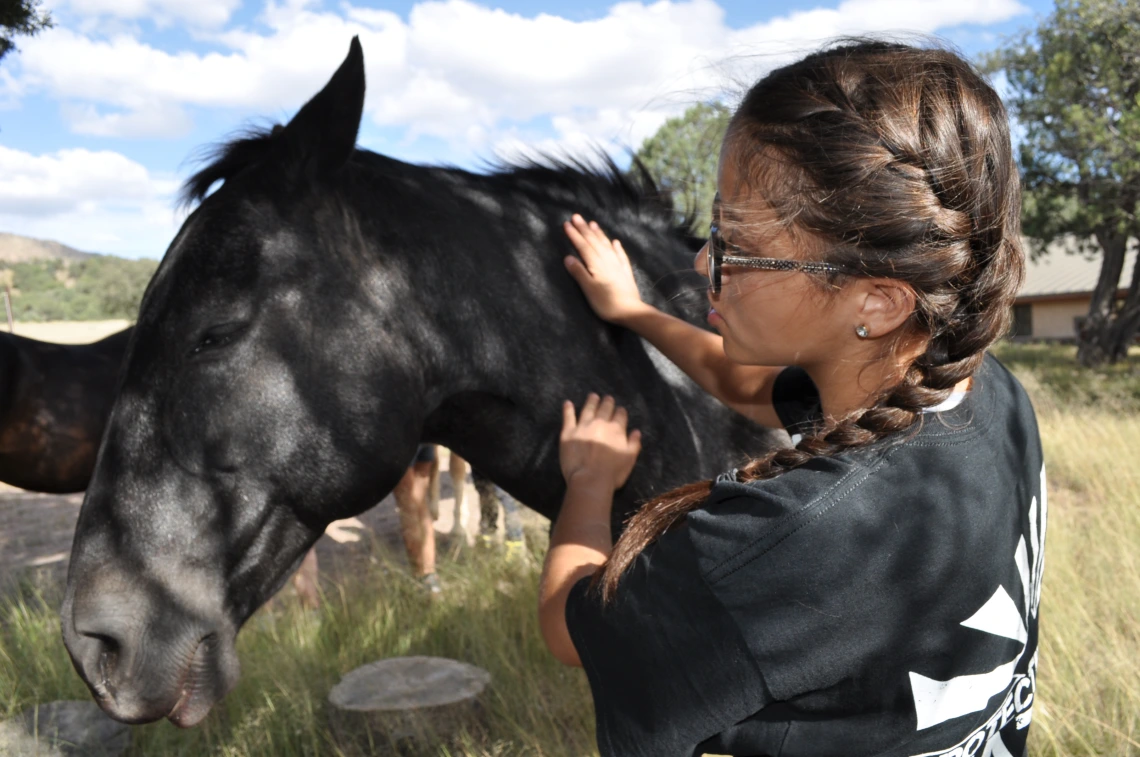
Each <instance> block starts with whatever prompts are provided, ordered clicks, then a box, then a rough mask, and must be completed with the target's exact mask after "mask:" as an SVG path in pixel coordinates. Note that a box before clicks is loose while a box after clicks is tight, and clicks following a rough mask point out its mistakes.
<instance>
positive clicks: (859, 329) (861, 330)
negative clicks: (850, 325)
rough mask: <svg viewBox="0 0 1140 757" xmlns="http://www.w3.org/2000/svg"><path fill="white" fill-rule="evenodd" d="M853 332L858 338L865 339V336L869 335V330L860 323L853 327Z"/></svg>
mask: <svg viewBox="0 0 1140 757" xmlns="http://www.w3.org/2000/svg"><path fill="white" fill-rule="evenodd" d="M855 334H856V335H857V336H858V337H859V338H860V339H866V338H867V337H869V336H871V330H870V329H869V328H867V327H866V326H864V325H863V324H861V323H860V324H859V325H858V326H856V327H855Z"/></svg>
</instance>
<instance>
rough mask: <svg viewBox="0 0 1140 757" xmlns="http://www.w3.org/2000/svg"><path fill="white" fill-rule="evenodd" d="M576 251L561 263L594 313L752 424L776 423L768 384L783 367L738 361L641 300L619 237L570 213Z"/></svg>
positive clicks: (700, 332) (714, 339) (704, 334)
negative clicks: (622, 329)
mask: <svg viewBox="0 0 1140 757" xmlns="http://www.w3.org/2000/svg"><path fill="white" fill-rule="evenodd" d="M564 228H565V230H566V235H567V236H568V237H570V241H571V242H573V244H574V247H575V248H576V249H577V250H578V254H579V255H581V256H582V257H581V260H579V259H578V258H576V257H574V256H573V255H569V256H567V257H566V259H565V264H566V268H567V269H568V270H569V271H570V275H571V276H573V277H574V280H575V281H577V282H578V286H580V287H581V288H582V292H583V293H584V294H585V295H586V299H587V300H588V301H589V303H590V307H592V308H593V309H594V312H595V313H597V315H598V317H600V318H602V319H603V320H605V321H608V322H610V323H613V324H615V325H618V326H624V327H625V328H628V329H630V330H631V331H633V332H634V333H636V334H637V335H638V336H640V337H642V338H644V339H646V340H647V341H648V342H649V343H650V344H652V345H653V346H654V347H656V348H657V349H658V350H660V351H661V353H662V354H664V355H665V357H667V358H669V360H670V361H672V362H673V363H674V364H676V365H677V367H678V368H680V369H681V370H682V371H684V372H685V373H686V374H687V375H688V376H689V378H691V379H692V380H693V381H694V382H696V383H697V385H698V386H700V387H701V388H702V389H704V390H705V391H706V392H708V393H709V394H711V395H712V396H714V397H716V398H717V399H718V400H720V401H721V402H723V403H724V404H725V405H728V406H729V407H731V408H732V409H733V410H735V411H736V412H738V413H740V414H741V415H743V416H745V417H746V418H749V419H750V420H752V421H755V422H756V423H759V424H761V425H764V426H769V427H772V428H780V427H781V426H782V425H783V424H781V423H780V419H779V417H778V416H777V415H776V411H775V409H774V408H773V407H772V384H773V383H774V382H775V380H776V376H777V375H779V373H780V371H781V370H783V368H782V367H771V366H757V365H741V364H740V363H734V362H732V361H731V360H729V359H728V358H727V357H726V356H725V354H724V340H723V338H722V337H721V336H720V335H719V334H713V333H711V332H708V331H705V330H704V329H702V328H698V327H697V326H694V325H693V324H691V323H688V322H687V321H682V320H681V319H680V318H676V317H674V316H672V315H669V314H668V313H663V312H662V311H660V310H658V309H657V308H655V307H653V306H652V305H650V304H648V303H646V302H644V301H643V300H642V299H641V293H640V292H638V290H637V282H636V281H635V279H634V277H633V266H632V265H631V264H630V262H629V257H628V256H627V255H626V254H625V250H624V248H622V245H621V242H619V241H618V240H616V239H615V240H613V241H612V242H611V241H610V240H609V238H608V237H606V235H605V234H604V233H603V232H602V230H601V229H600V228H599V227H598V225H597V223H593V222H591V223H589V224H587V223H586V221H585V220H584V219H583V218H582V217H581V216H580V215H577V214H575V215H574V217H573V218H572V219H571V220H570V221H567V222H566V224H565V225H564Z"/></svg>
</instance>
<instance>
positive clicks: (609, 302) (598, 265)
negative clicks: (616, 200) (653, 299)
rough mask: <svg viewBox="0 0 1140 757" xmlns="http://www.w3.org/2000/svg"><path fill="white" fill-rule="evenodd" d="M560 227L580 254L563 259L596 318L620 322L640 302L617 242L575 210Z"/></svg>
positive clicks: (629, 314) (627, 260)
mask: <svg viewBox="0 0 1140 757" xmlns="http://www.w3.org/2000/svg"><path fill="white" fill-rule="evenodd" d="M562 227H563V228H564V229H565V230H566V236H568V237H570V241H571V242H573V244H574V247H575V249H577V250H578V254H579V255H581V259H578V258H577V257H575V256H573V255H567V256H566V258H565V259H564V260H563V262H564V263H565V264H566V268H567V270H569V271H570V275H571V276H573V277H574V280H575V281H577V282H578V286H580V287H581V288H582V293H583V294H585V295H586V299H587V300H588V301H589V303H590V307H591V308H593V309H594V312H595V313H597V315H598V317H599V318H601V319H602V320H604V321H609V322H610V323H616V324H620V323H621V321H622V319H624V318H627V317H629V316H631V315H633V314H635V313H636V312H637V311H638V309H639V308H641V307H642V306H643V302H642V300H641V293H640V292H638V291H637V281H636V280H634V278H633V266H631V265H630V263H629V256H627V255H626V254H625V250H624V249H623V248H622V246H621V242H619V241H618V240H616V239H615V240H613V241H612V242H611V241H610V239H609V237H607V236H606V235H605V232H603V231H602V229H601V227H599V226H598V224H597V223H596V222H595V221H590V222H589V223H586V219H584V218H582V216H580V215H578V214H577V213H575V214H574V215H573V216H572V217H571V219H570V220H569V221H566V222H565V223H564V224H562Z"/></svg>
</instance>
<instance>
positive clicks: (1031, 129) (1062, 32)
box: [984, 0, 1140, 366]
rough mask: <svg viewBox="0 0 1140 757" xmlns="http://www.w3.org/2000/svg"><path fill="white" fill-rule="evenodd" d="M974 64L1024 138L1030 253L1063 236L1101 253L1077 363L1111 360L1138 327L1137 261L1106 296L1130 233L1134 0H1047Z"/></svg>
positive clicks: (1137, 233) (1136, 96) (1138, 131)
mask: <svg viewBox="0 0 1140 757" xmlns="http://www.w3.org/2000/svg"><path fill="white" fill-rule="evenodd" d="M984 65H985V66H986V68H987V69H988V70H990V71H991V72H999V71H1000V72H1004V73H1005V76H1006V78H1007V79H1008V82H1009V89H1008V92H1007V95H1006V98H1005V99H1006V103H1007V105H1008V106H1009V107H1010V110H1011V112H1012V114H1013V115H1014V116H1015V117H1016V119H1017V121H1018V122H1019V124H1020V125H1021V127H1022V129H1023V130H1024V137H1023V139H1022V142H1021V148H1020V154H1019V156H1018V160H1019V163H1020V165H1021V170H1022V186H1023V190H1024V195H1025V198H1024V207H1023V212H1022V224H1023V227H1024V231H1025V233H1026V235H1027V236H1029V237H1030V238H1031V239H1032V240H1033V244H1032V252H1033V254H1035V255H1039V254H1041V253H1042V252H1043V251H1044V249H1045V247H1046V246H1047V245H1048V244H1049V243H1050V242H1051V241H1053V240H1055V239H1057V238H1059V237H1062V236H1065V235H1070V234H1071V235H1073V236H1074V237H1075V238H1076V239H1078V240H1080V250H1079V252H1080V253H1082V254H1089V255H1092V254H1097V253H1099V254H1100V255H1102V256H1103V260H1102V263H1101V269H1100V274H1099V277H1098V280H1097V284H1096V288H1095V289H1094V291H1093V296H1092V301H1091V303H1090V305H1089V313H1088V317H1087V318H1086V319H1085V321H1084V323H1083V324H1082V326H1081V328H1080V329H1079V332H1078V336H1077V340H1078V350H1077V359H1078V360H1079V361H1080V362H1081V364H1082V365H1086V366H1093V365H1098V364H1101V363H1104V362H1116V361H1117V360H1120V359H1121V358H1123V357H1125V355H1126V354H1127V349H1128V345H1129V344H1130V343H1131V342H1132V339H1133V337H1134V336H1135V334H1136V333H1137V330H1138V329H1140V265H1136V266H1134V269H1133V272H1132V277H1131V281H1130V283H1129V284H1128V289H1127V294H1126V296H1125V297H1124V299H1123V300H1121V299H1119V298H1118V297H1117V291H1118V289H1119V286H1120V277H1121V273H1122V272H1123V268H1124V262H1125V256H1126V253H1127V251H1128V249H1129V245H1130V244H1135V239H1136V238H1137V237H1140V222H1138V220H1140V219H1138V217H1137V211H1138V209H1140V208H1138V201H1140V0H1058V2H1057V5H1056V7H1055V8H1054V11H1053V13H1052V15H1050V16H1049V17H1048V18H1046V19H1044V20H1043V21H1042V22H1041V24H1040V25H1039V26H1038V27H1037V28H1036V29H1030V30H1027V31H1025V32H1023V33H1022V35H1021V36H1020V38H1018V39H1016V40H1015V41H1014V42H1013V43H1012V44H1011V45H1010V46H1009V47H1007V48H1006V49H1003V50H999V51H997V52H995V53H993V54H991V55H990V56H988V57H987V59H986V60H985V62H984Z"/></svg>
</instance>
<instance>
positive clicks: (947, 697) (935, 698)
mask: <svg viewBox="0 0 1140 757" xmlns="http://www.w3.org/2000/svg"><path fill="white" fill-rule="evenodd" d="M1040 481H1041V489H1040V493H1041V507H1040V511H1039V510H1038V506H1037V497H1033V499H1032V500H1031V501H1030V504H1029V542H1030V543H1029V545H1028V546H1027V545H1026V543H1025V537H1024V536H1022V537H1021V538H1019V539H1018V543H1017V548H1016V549H1015V550H1014V555H1013V559H1014V565H1015V566H1016V568H1017V573H1018V576H1019V577H1020V579H1021V589H1022V596H1023V597H1024V598H1025V608H1024V611H1022V610H1019V609H1018V607H1017V604H1016V603H1015V602H1014V601H1013V599H1012V598H1011V597H1010V595H1009V592H1008V591H1007V590H1006V588H1005V587H1004V586H1001V585H999V586H998V588H997V590H996V591H995V592H994V593H993V596H991V597H990V598H989V599H988V600H987V601H986V603H985V604H983V605H982V606H981V608H979V609H978V610H977V612H975V613H974V614H973V615H971V616H970V617H969V618H967V619H966V620H964V621H962V625H963V626H965V627H967V628H972V629H974V630H977V631H981V632H983V633H988V634H991V635H994V636H1001V637H1004V638H1007V639H1013V640H1015V641H1019V642H1021V649H1020V650H1019V651H1018V653H1017V654H1016V655H1014V657H1013V659H1012V660H1010V661H1009V662H1006V663H1003V664H1001V665H998V666H997V667H995V668H994V669H993V670H991V671H989V672H987V673H976V674H971V675H961V676H955V677H954V678H951V679H950V680H949V681H939V680H936V679H933V678H927V677H926V676H923V675H920V674H918V673H915V672H911V673H910V684H911V691H912V693H913V695H914V709H915V714H916V716H917V720H918V728H917V730H919V731H921V730H923V729H926V728H931V727H933V726H936V725H938V724H940V723H944V722H946V721H947V720H952V719H953V718H957V717H961V716H962V715H968V714H969V713H971V712H979V711H981V710H984V709H985V708H986V706H987V705H988V704H989V702H990V700H991V699H992V698H993V697H995V696H997V695H998V694H1001V693H1002V692H1003V691H1005V692H1006V696H1005V699H1004V701H1003V702H1002V705H1001V706H1000V707H999V708H998V709H997V711H996V712H995V713H994V714H993V715H992V716H991V717H990V718H989V719H988V720H987V722H986V724H985V725H984V726H982V727H981V728H979V729H977V730H975V731H974V732H973V733H971V734H970V735H969V736H968V737H967V738H966V739H965V740H963V741H962V742H960V743H959V744H957V745H955V746H954V747H951V748H950V749H949V750H940V751H937V752H929V753H927V754H925V755H916V756H915V757H935V756H938V757H943V756H944V757H1005V755H1007V754H1009V750H1008V749H1007V748H1006V746H1005V743H1004V742H1003V741H1002V739H1001V734H1000V733H998V731H1000V730H1001V729H1002V728H1004V727H1005V726H1006V724H1008V723H1009V722H1010V721H1011V720H1016V724H1017V727H1018V728H1019V729H1020V728H1025V727H1026V726H1028V725H1029V722H1030V720H1031V719H1032V717H1033V712H1032V704H1033V696H1034V692H1035V691H1036V688H1037V687H1036V671H1037V655H1036V652H1035V653H1034V655H1033V658H1032V660H1031V661H1030V664H1029V672H1028V675H1022V674H1018V673H1015V672H1014V671H1015V670H1016V668H1017V665H1018V663H1019V662H1021V660H1022V658H1023V657H1024V656H1025V653H1026V644H1027V643H1028V640H1029V633H1028V627H1029V620H1030V618H1036V617H1037V609H1038V606H1039V605H1040V603H1041V574H1042V572H1043V571H1044V568H1045V550H1044V549H1043V547H1044V540H1045V526H1046V521H1047V517H1048V505H1047V499H1046V497H1047V495H1046V489H1045V468H1044V466H1042V468H1041V478H1040ZM1030 550H1032V554H1030Z"/></svg>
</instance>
